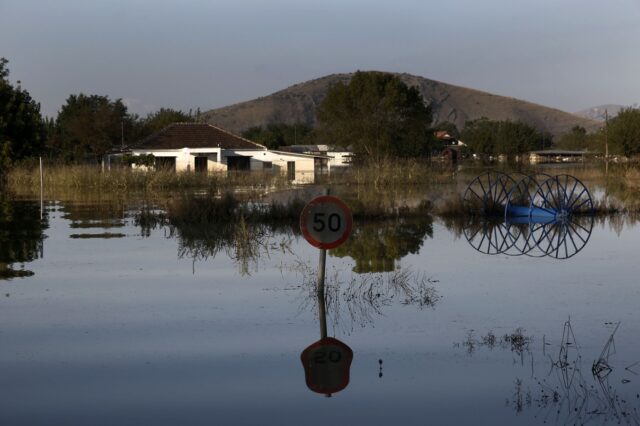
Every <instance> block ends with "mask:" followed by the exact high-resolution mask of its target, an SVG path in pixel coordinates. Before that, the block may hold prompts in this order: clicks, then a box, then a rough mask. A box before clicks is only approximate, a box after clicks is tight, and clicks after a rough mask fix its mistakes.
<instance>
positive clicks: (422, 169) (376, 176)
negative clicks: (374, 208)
mask: <svg viewBox="0 0 640 426" xmlns="http://www.w3.org/2000/svg"><path fill="white" fill-rule="evenodd" d="M452 177H453V173H452V171H451V169H449V168H447V167H443V166H442V165H440V164H436V163H431V162H429V161H428V160H416V159H391V158H388V159H385V160H382V161H379V162H366V163H362V164H355V165H354V166H353V167H352V168H351V169H349V170H347V171H345V172H344V173H343V174H342V175H341V181H342V182H343V183H345V184H355V185H359V186H373V187H375V188H377V189H393V188H406V187H407V186H416V185H432V184H438V183H445V182H449V181H451V179H452Z"/></svg>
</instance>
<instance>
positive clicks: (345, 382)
mask: <svg viewBox="0 0 640 426" xmlns="http://www.w3.org/2000/svg"><path fill="white" fill-rule="evenodd" d="M329 345H334V346H338V347H340V348H342V350H343V351H345V353H346V355H347V361H346V363H347V368H346V373H347V374H346V375H345V376H343V377H342V380H341V381H340V384H339V385H338V386H337V387H336V388H335V389H331V392H330V394H331V393H336V392H340V391H341V390H343V389H344V388H346V387H347V386H349V376H350V375H351V372H350V369H351V362H352V361H353V350H351V348H350V347H349V346H347V344H346V343H344V342H341V341H340V340H338V339H336V338H334V337H325V338H324V339H320V340H318V341H317V342H315V343H312V344H311V345H309V346H308V347H307V348H306V349H305V350H304V351H302V353H301V354H300V361H301V362H302V367H303V368H304V371H305V374H304V377H305V382H306V383H307V387H308V388H309V389H311V390H312V391H314V392H316V393H327V390H326V389H321V388H319V387H317V386H316V385H315V384H313V383H309V381H308V377H307V364H308V359H307V357H308V355H309V353H310V352H311V351H313V350H314V349H316V348H318V347H322V346H329Z"/></svg>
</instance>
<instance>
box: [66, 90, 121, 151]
mask: <svg viewBox="0 0 640 426" xmlns="http://www.w3.org/2000/svg"><path fill="white" fill-rule="evenodd" d="M125 125H126V127H127V128H128V129H130V128H131V127H133V126H132V117H131V116H129V115H128V113H127V107H126V106H125V105H124V104H123V103H122V101H121V100H120V99H117V100H115V101H111V100H109V98H108V97H107V96H98V95H84V94H79V95H71V96H69V97H68V98H67V101H66V104H65V105H63V106H62V109H61V110H60V112H59V114H58V119H57V121H56V135H55V140H54V142H53V145H54V146H55V147H56V148H57V150H58V151H59V152H60V153H61V154H62V155H63V156H64V157H65V158H67V159H69V160H76V161H78V160H85V159H88V158H92V159H96V160H97V159H100V157H102V156H103V155H105V154H107V153H108V152H109V151H111V150H112V149H113V148H114V147H118V146H120V145H121V144H122V139H123V133H124V131H123V130H124V127H125Z"/></svg>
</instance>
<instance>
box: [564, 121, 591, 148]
mask: <svg viewBox="0 0 640 426" xmlns="http://www.w3.org/2000/svg"><path fill="white" fill-rule="evenodd" d="M588 139H589V138H588V136H587V129H585V128H584V127H580V126H574V127H573V128H572V129H571V131H570V132H568V133H565V134H563V135H561V136H560V139H558V142H557V143H556V146H557V147H558V148H563V149H576V150H578V149H586V148H587V144H588Z"/></svg>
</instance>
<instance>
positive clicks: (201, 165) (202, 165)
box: [195, 156, 209, 173]
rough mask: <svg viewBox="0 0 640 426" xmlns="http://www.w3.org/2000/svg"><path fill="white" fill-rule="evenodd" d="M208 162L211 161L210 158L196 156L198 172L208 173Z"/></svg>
mask: <svg viewBox="0 0 640 426" xmlns="http://www.w3.org/2000/svg"><path fill="white" fill-rule="evenodd" d="M208 163H209V158H207V157H203V156H200V157H196V158H195V168H196V173H206V172H207V164H208Z"/></svg>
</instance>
